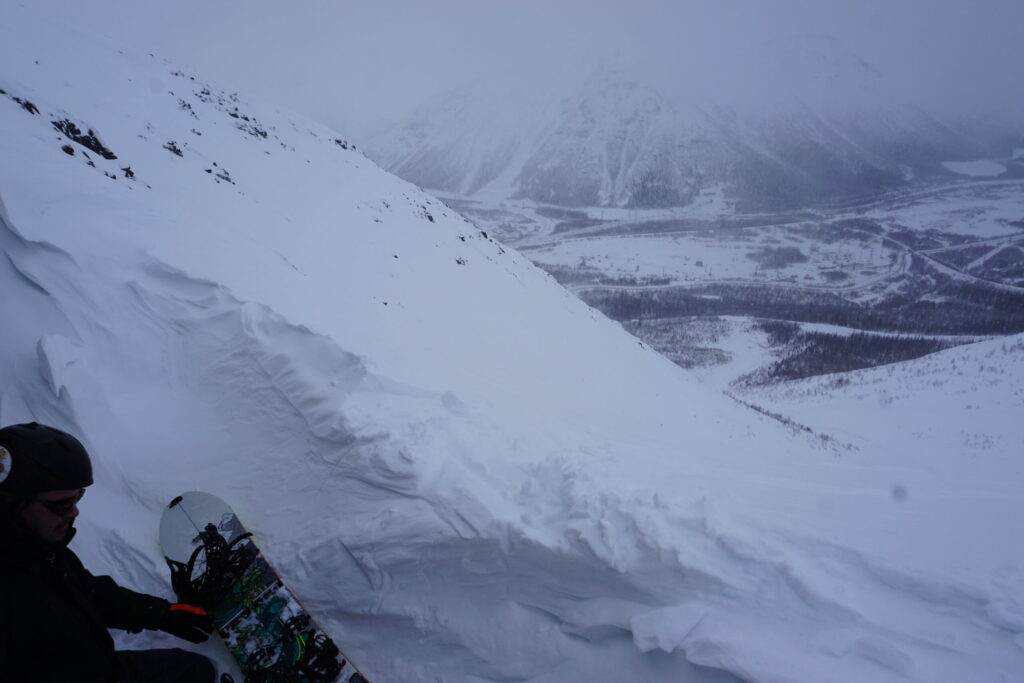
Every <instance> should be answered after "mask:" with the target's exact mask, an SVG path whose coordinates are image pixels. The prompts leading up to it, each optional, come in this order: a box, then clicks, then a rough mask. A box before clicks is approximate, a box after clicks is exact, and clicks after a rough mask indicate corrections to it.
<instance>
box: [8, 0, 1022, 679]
mask: <svg viewBox="0 0 1024 683" xmlns="http://www.w3.org/2000/svg"><path fill="white" fill-rule="evenodd" d="M0 64H2V65H3V66H2V67H0V91H2V92H0V158H2V159H3V160H4V163H3V164H2V165H0V197H2V200H3V205H2V207H0V251H2V254H3V258H0V304H2V308H3V311H4V319H5V324H4V325H0V354H2V355H0V359H2V364H0V422H3V423H11V422H18V421H25V420H29V419H37V420H39V421H43V422H48V423H51V424H54V425H56V426H59V427H61V428H64V429H68V430H70V431H72V432H74V433H76V434H78V435H80V436H82V437H83V439H84V441H85V443H86V445H87V446H88V448H89V449H90V451H91V452H92V453H94V455H95V460H96V480H97V483H96V485H95V486H94V487H92V488H91V489H90V491H89V493H88V495H87V497H86V498H85V500H84V501H83V503H82V506H81V507H82V513H83V514H82V517H81V518H80V520H79V525H80V527H81V533H80V534H79V535H78V537H77V538H76V541H75V546H74V547H75V550H76V551H77V552H79V553H80V554H81V555H82V556H83V559H84V560H85V561H86V564H87V565H88V566H89V567H90V568H91V569H92V570H94V571H96V572H100V573H110V574H112V575H113V576H114V577H115V578H116V579H117V580H119V581H121V582H123V583H126V584H130V585H131V586H133V587H135V588H137V589H139V590H144V591H149V592H153V593H159V594H165V595H166V594H167V593H168V576H167V571H166V568H165V567H164V565H163V562H162V558H161V557H160V555H159V551H158V548H157V540H156V530H157V524H158V519H159V515H160V511H161V508H162V506H163V505H164V504H165V503H166V502H167V501H168V500H169V499H170V498H171V497H173V496H174V495H176V494H178V493H180V492H181V491H183V490H188V489H206V490H209V491H211V492H214V493H217V494H219V495H221V496H222V497H224V498H225V499H226V500H229V501H230V502H231V503H232V504H233V506H234V507H235V508H236V509H237V510H238V512H239V514H240V516H241V517H242V518H243V519H244V521H245V523H246V525H247V526H249V527H250V528H253V529H255V530H258V532H259V540H260V545H261V547H262V548H264V550H265V552H266V553H267V554H268V556H269V557H270V558H271V559H272V561H274V562H275V564H276V565H277V567H278V568H279V570H280V571H281V573H282V575H283V576H284V577H285V578H286V579H287V580H288V581H289V583H290V584H291V585H292V586H293V587H294V588H295V589H296V590H297V592H298V594H299V595H300V596H301V597H302V599H303V600H304V604H305V605H306V606H307V607H308V608H309V609H310V611H311V612H313V613H315V614H316V615H317V616H318V618H319V619H320V620H321V622H322V623H323V624H324V626H325V627H326V628H327V629H328V630H329V631H330V632H331V634H332V635H333V636H334V637H335V638H336V639H337V640H338V642H339V643H342V644H343V645H344V647H345V649H346V651H347V652H348V653H349V654H350V655H351V656H352V657H353V659H354V660H355V661H356V662H357V663H358V664H359V666H360V668H361V669H363V670H364V671H365V672H366V673H367V674H368V675H369V677H370V678H371V680H374V681H376V682H378V683H380V682H383V681H435V680H465V681H473V680H479V681H485V680H534V681H565V680H608V681H618V680H645V681H677V680H680V679H681V678H686V679H688V680H695V681H716V682H725V681H738V680H745V681H781V680H791V681H792V680H800V681H820V680H832V681H851V682H852V681H858V682H860V681H864V680H872V681H905V680H920V681H929V682H934V681H950V682H952V681H963V680H981V681H1000V680H1010V677H1011V676H1012V675H1013V674H1014V672H1017V671H1020V670H1021V669H1022V668H1024V619H1022V616H1021V615H1022V614H1024V611H1022V607H1021V602H1020V595H1021V594H1022V590H1021V589H1022V587H1024V580H1022V577H1021V575H1020V567H1021V565H1022V560H1024V558H1022V556H1021V554H1020V553H1021V551H1020V549H1019V546H1018V545H1016V544H1013V543H1008V542H1007V541H1008V539H1012V538H1014V537H1015V536H1014V534H1015V533H1016V517H1015V513H1016V510H1017V509H1018V507H1019V498H1018V497H1017V495H1015V494H1014V493H1012V492H1013V491H1019V490H1020V484H1021V482H1020V479H1019V477H1020V473H1019V471H1018V470H1017V469H1013V468H1012V467H1006V468H1005V469H1004V468H1002V467H1001V466H1000V467H994V468H992V469H991V470H985V471H984V472H983V474H984V476H983V477H981V478H978V479H971V480H970V482H969V485H968V484H962V483H961V480H960V479H959V478H956V477H950V478H949V479H946V478H943V477H940V476H939V475H938V474H936V475H935V477H934V478H926V477H923V476H922V478H921V483H920V484H919V485H915V486H914V488H913V489H912V491H913V495H912V496H911V497H909V498H908V499H906V500H896V499H894V498H893V497H892V495H891V490H892V487H893V485H894V483H897V482H905V481H909V477H910V473H912V472H916V471H918V468H926V469H927V470H928V471H931V470H932V463H930V462H928V463H922V462H921V461H919V460H917V459H915V460H910V461H904V460H903V459H902V458H901V454H902V453H904V452H905V450H906V448H907V444H902V445H894V446H893V447H892V448H891V449H890V445H889V444H885V443H870V444H869V443H865V442H863V440H862V439H859V438H857V437H856V435H850V434H837V435H835V436H829V435H821V434H817V433H812V432H808V431H806V430H799V429H793V428H792V426H791V425H788V424H786V423H784V422H780V421H779V420H778V419H776V418H775V417H772V416H769V415H765V414H763V413H761V412H758V411H757V410H751V409H749V408H747V407H745V406H744V405H742V404H741V403H740V402H738V401H736V400H733V399H731V398H729V397H726V396H724V395H722V394H721V393H719V392H717V391H713V390H710V389H709V388H708V387H706V386H704V385H702V384H700V383H699V382H698V381H697V380H696V379H695V378H693V377H689V376H687V375H686V374H684V373H683V372H682V371H680V370H678V369H677V368H676V367H675V366H674V365H672V364H671V363H670V362H669V361H667V360H665V359H663V358H662V357H660V356H658V355H656V354H654V353H652V352H651V351H649V350H648V349H646V348H645V347H644V346H643V345H642V344H640V343H638V342H637V340H635V339H634V338H632V337H630V336H629V335H627V334H625V333H624V332H623V331H622V330H621V328H620V327H619V326H618V325H616V324H614V323H612V322H610V321H608V320H607V319H605V318H603V317H602V316H600V315H598V314H596V313H595V312H594V311H592V310H591V309H589V308H587V307H585V306H584V305H583V304H582V303H580V302H579V301H578V300H576V299H575V298H574V297H573V296H572V295H570V294H569V293H567V292H566V291H564V290H563V289H561V288H560V287H558V286H557V285H556V284H555V283H554V282H553V280H552V279H551V278H549V277H548V276H546V275H545V274H543V273H542V272H540V271H539V270H537V269H535V268H534V267H533V266H531V265H530V264H529V263H528V262H527V261H526V260H525V259H524V258H522V257H520V256H518V255H517V254H515V253H512V252H511V251H508V250H506V249H504V248H503V247H502V246H501V245H499V244H497V243H495V242H493V241H492V240H490V239H489V238H487V236H485V235H483V234H481V233H480V232H479V231H478V230H476V229H475V228H474V227H473V226H472V225H470V224H469V223H468V222H466V221H465V220H464V219H462V218H461V217H459V216H457V215H455V214H453V213H452V212H451V211H450V210H449V209H447V207H445V206H443V205H441V204H439V203H438V202H437V201H436V200H433V199H432V198H431V197H429V196H428V195H426V194H424V193H422V192H420V191H419V190H417V189H416V188H414V187H412V186H411V185H409V184H408V183H406V182H403V181H400V180H399V179H397V178H395V177H394V176H391V175H389V174H388V173H385V172H384V171H382V170H381V169H380V168H378V167H377V166H375V165H374V164H372V163H370V162H368V161H367V160H366V159H365V158H364V157H363V156H362V155H361V154H360V153H359V152H357V151H355V150H353V149H352V148H351V145H350V144H349V143H348V142H347V141H346V140H345V139H344V138H342V137H340V136H338V135H337V134H336V133H333V132H331V131H329V130H326V129H324V128H322V127H320V126H316V125H314V124H311V123H309V122H307V121H304V120H302V119H300V118H297V117H294V116H291V115H289V114H287V113H284V112H281V111H279V110H277V109H276V108H274V107H270V106H265V105H259V104H253V103H250V102H247V101H246V100H245V99H244V98H241V97H239V96H238V95H236V94H234V93H231V92H230V91H224V90H221V89H220V88H218V87H216V86H214V85H211V84H207V83H205V82H203V80H202V78H201V76H199V75H194V74H188V73H183V72H181V71H180V70H178V69H177V68H175V67H174V66H172V65H168V64H166V63H164V62H162V61H161V60H159V59H157V58H155V57H151V56H149V55H136V54H122V53H121V52H120V51H119V50H118V49H116V48H113V47H109V46H104V45H100V44H97V43H95V42H93V41H92V40H91V39H90V38H89V37H88V36H85V35H82V34H80V33H78V32H77V31H75V30H73V29H66V28H61V27H59V26H55V25H52V24H49V23H46V22H41V21H38V20H37V19H36V18H34V16H33V15H32V13H31V12H29V11H27V10H24V9H21V8H19V7H17V6H15V5H14V4H13V3H7V4H4V5H2V6H0ZM993 352H995V353H999V354H1002V355H1003V356H1004V358H993V359H992V360H991V361H988V362H992V363H1010V362H1014V361H1013V359H1015V358H1017V357H1018V356H1019V348H1018V347H1016V346H1013V345H1008V346H1006V347H1004V348H1002V349H1001V350H993ZM1003 381H1004V382H1005V384H1006V391H1007V395H1008V396H1011V397H1013V398H1012V400H1017V401H1019V397H1020V391H1021V390H1020V389H1019V386H1020V384H1019V382H1020V377H1019V375H1011V376H1008V377H1005V378H1003ZM949 410H950V411H953V410H957V406H955V405H951V406H950V407H949ZM940 412H941V410H940ZM961 417H962V416H961V415H960V413H959V412H955V413H951V414H946V415H943V416H942V418H941V419H944V420H955V419H961ZM990 428H991V429H993V430H997V431H998V434H997V435H996V436H994V437H993V438H994V443H996V446H995V448H997V449H1000V448H1007V446H1005V445H1004V444H1019V443H1020V441H1021V434H1020V433H1019V429H1020V428H1019V425H1018V424H1017V422H1016V421H1006V422H1003V421H998V422H996V423H994V424H993V425H992V426H991V427H990ZM866 429H869V430H870V429H873V427H872V426H871V425H868V426H867V427H866ZM824 437H828V438H824ZM1008 448H1013V446H1008ZM934 458H935V459H936V460H941V461H942V462H945V463H948V464H949V469H951V470H954V471H955V470H956V469H957V468H959V467H970V466H971V463H970V462H969V461H963V460H962V454H961V453H960V451H959V450H958V449H957V448H955V447H952V446H951V447H950V448H949V449H945V450H940V451H937V452H936V453H935V454H934ZM1008 459H1009V458H1008V457H1007V460H1008ZM866 464H870V465H871V467H866V466H865V465H866ZM943 471H945V470H943ZM929 490H930V491H931V492H932V493H934V494H935V495H928V491H929ZM1007 491H1009V492H1010V493H1006V492H1007ZM994 493H999V495H995V494H994ZM951 498H956V499H957V500H959V501H962V502H963V503H964V505H963V508H962V509H961V508H958V509H957V510H955V511H951V510H949V509H948V508H947V507H946V506H945V505H944V503H945V502H946V501H948V500H949V499H951ZM829 501H833V502H834V507H833V509H834V510H835V514H831V515H823V514H821V510H822V506H823V505H827V504H828V502H829ZM972 501H976V502H978V503H979V505H978V506H977V507H972V506H971V505H970V503H971V502H972ZM964 511H966V514H967V515H968V516H966V517H965V516H964V514H963V513H964ZM954 514H955V515H956V521H957V524H958V525H959V526H958V528H959V529H961V530H963V532H964V533H963V534H962V535H956V536H953V537H942V538H937V535H936V534H935V533H928V531H929V530H934V529H937V528H943V527H947V528H948V527H949V525H950V523H951V521H952V515H954ZM942 553H947V554H948V556H949V557H963V556H968V555H974V556H976V557H977V560H976V561H974V562H971V563H967V564H960V563H947V562H944V561H937V560H936V558H941V557H943V555H942ZM123 642H124V643H125V644H129V643H130V645H131V646H132V647H141V646H146V645H164V646H167V645H170V644H172V642H173V643H174V644H177V643H176V641H172V640H170V639H166V638H165V637H163V636H160V635H153V634H148V635H145V636H140V637H134V638H131V637H129V638H125V639H124V641H123ZM203 651H204V652H206V653H208V654H209V655H211V656H212V657H214V658H215V659H217V660H218V661H219V662H220V663H221V664H224V665H226V666H228V665H229V663H228V657H227V655H226V653H225V652H224V651H223V650H222V649H220V648H218V647H217V646H216V645H215V644H208V645H206V646H204V648H203Z"/></svg>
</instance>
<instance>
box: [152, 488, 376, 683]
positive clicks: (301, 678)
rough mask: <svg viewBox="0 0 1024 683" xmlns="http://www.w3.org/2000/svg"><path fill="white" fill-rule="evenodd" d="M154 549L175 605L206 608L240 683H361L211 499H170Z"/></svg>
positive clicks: (234, 519)
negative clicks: (160, 555) (161, 560)
mask: <svg viewBox="0 0 1024 683" xmlns="http://www.w3.org/2000/svg"><path fill="white" fill-rule="evenodd" d="M160 546H161V548H162V550H163V554H164V557H165V558H166V559H167V564H168V566H169V567H170V569H171V585H172V587H173V588H174V592H175V594H176V595H177V596H178V600H179V601H181V602H184V603H188V604H190V605H196V606H198V607H202V608H203V609H204V610H206V612H207V613H208V614H209V615H210V618H211V619H212V620H213V623H214V626H216V628H217V632H218V633H219V634H220V637H221V638H222V639H223V640H224V643H225V645H227V647H228V650H230V651H231V654H232V656H233V657H234V658H235V661H237V662H238V666H239V667H240V668H241V670H242V673H243V674H244V676H245V681H246V683H336V682H343V683H368V681H367V680H366V678H364V677H363V675H362V674H361V673H359V671H357V670H356V668H355V666H353V665H352V663H351V662H349V661H348V658H347V657H345V656H344V654H342V652H341V651H340V650H339V649H338V646H337V645H335V643H334V641H333V640H331V638H330V636H328V635H327V634H326V633H325V632H324V630H323V629H322V628H320V626H319V625H317V623H316V621H315V620H314V619H313V618H312V617H311V616H310V615H309V613H308V612H306V610H305V609H304V608H303V607H302V605H301V604H300V603H299V601H298V599H297V598H296V597H295V595H294V594H293V593H292V592H291V590H289V588H288V587H287V586H286V585H285V584H284V582H283V581H282V580H281V577H280V576H278V574H277V572H276V571H275V570H274V568H273V567H272V566H271V565H270V563H269V562H267V560H266V558H265V557H263V553H262V552H260V549H259V548H258V547H257V546H256V544H255V542H253V539H252V534H251V533H250V532H248V531H246V529H245V527H244V526H243V525H242V523H241V522H240V521H239V519H238V516H237V515H236V514H235V513H234V511H233V510H232V509H231V507H230V506H229V505H228V504H227V503H225V502H224V501H223V500H221V499H220V498H218V497H217V496H214V495H211V494H209V493H204V492H202V491H190V492H188V493H184V494H182V495H180V496H178V497H177V498H175V499H174V500H172V501H171V503H170V504H169V505H168V506H167V508H166V509H165V510H164V512H163V515H162V516H161V518H160Z"/></svg>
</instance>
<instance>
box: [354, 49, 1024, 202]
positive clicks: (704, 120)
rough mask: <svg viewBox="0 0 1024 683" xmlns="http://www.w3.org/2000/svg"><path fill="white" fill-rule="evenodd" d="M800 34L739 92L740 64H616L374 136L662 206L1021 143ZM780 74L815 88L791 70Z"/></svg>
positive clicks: (874, 183)
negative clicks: (634, 67)
mask: <svg viewBox="0 0 1024 683" xmlns="http://www.w3.org/2000/svg"><path fill="white" fill-rule="evenodd" d="M785 47H786V48H787V49H785V50H781V51H779V52H778V53H777V54H774V55H773V59H772V60H768V62H767V63H765V64H762V65H760V69H761V71H762V72H763V73H760V74H758V77H757V78H756V79H754V80H755V81H756V83H757V90H756V91H755V92H753V93H743V94H738V93H735V92H733V91H734V90H735V89H736V87H737V86H736V84H735V83H731V82H729V81H728V77H727V76H726V77H724V78H725V80H724V81H723V82H721V83H717V84H716V87H715V88H713V89H711V90H690V89H687V88H685V87H684V86H683V85H680V84H679V83H670V84H668V83H661V84H658V85H656V86H652V85H649V84H647V83H646V82H645V81H644V79H643V78H641V77H637V76H632V75H630V74H628V73H626V72H624V71H621V70H614V69H608V70H606V69H605V68H604V67H599V68H597V69H595V72H594V73H593V74H592V75H591V76H590V78H588V79H586V80H585V81H583V82H582V83H578V84H576V85H574V86H571V87H568V88H566V89H564V90H562V91H560V92H553V91H545V90H544V89H543V88H541V87H538V88H536V89H533V90H528V91H526V92H524V93H518V92H516V91H515V90H510V89H501V88H499V87H497V85H496V84H495V83H493V82H489V81H481V82H478V83H475V84H473V85H472V86H466V87H463V88H460V89H457V90H455V91H452V92H447V93H444V94H442V95H438V96H436V97H434V98H433V99H431V100H430V101H429V102H427V103H425V104H424V105H423V106H422V107H421V108H420V109H419V110H418V112H416V113H415V114H414V115H413V117H412V119H411V120H410V121H408V122H407V123H405V125H403V126H401V127H395V128H393V129H391V130H388V131H385V132H382V133H378V134H376V135H374V136H372V137H370V138H368V139H367V140H366V141H365V144H366V147H367V149H368V150H369V153H370V155H371V156H372V157H373V158H374V159H375V160H377V161H379V162H380V164H381V165H382V166H383V167H384V168H386V169H388V170H390V171H393V172H394V173H396V174H398V175H399V176H401V177H403V178H406V179H407V180H410V181H411V182H414V183H416V184H418V185H420V186H422V187H425V188H428V189H431V190H435V191H439V192H444V193H450V194H455V195H460V196H462V197H471V198H474V199H486V200H495V199H528V200H533V201H537V202H544V203H549V204H557V205H561V206H605V207H624V206H629V207H647V208H650V207H662V206H682V205H687V204H690V203H691V202H693V201H694V199H695V198H696V197H697V196H698V195H699V193H700V192H701V191H702V190H707V189H711V188H715V187H719V186H724V187H725V188H727V190H728V193H729V195H730V197H731V198H732V199H734V200H735V201H737V202H739V203H740V204H741V205H743V206H747V207H755V208H769V207H770V208H784V207H785V208H791V207H795V206H806V205H807V204H808V203H814V202H822V201H824V200H829V199H834V198H836V197H845V196H850V195H859V194H863V193H867V192H874V191H878V190H882V189H885V188H892V187H900V186H903V185H905V184H906V183H907V182H908V181H917V180H922V179H929V178H935V177H942V176H944V175H949V174H951V173H960V172H961V171H960V170H958V167H957V166H955V165H954V166H953V167H951V168H950V167H945V166H943V165H942V162H953V163H954V164H956V162H957V161H973V160H975V159H977V158H978V157H980V156H983V155H986V154H990V155H991V154H995V155H1000V154H1001V155H1003V156H1009V154H1010V150H1011V146H1012V142H1013V141H1014V140H1015V139H1017V138H1015V137H1014V135H1016V136H1018V137H1019V135H1020V132H1021V129H1020V128H1019V127H1018V128H1017V129H1016V130H1000V129H996V128H990V129H986V128H982V127H978V126H966V125H956V126H950V124H947V123H945V122H942V121H939V120H937V119H936V118H935V117H934V116H932V115H930V114H929V113H928V112H927V111H925V110H923V109H921V108H919V107H917V106H915V105H914V104H913V103H910V102H902V101H901V100H900V98H898V97H895V98H894V97H893V95H892V94H891V93H888V92H887V91H886V90H885V87H884V83H883V79H882V76H881V74H879V73H878V72H877V70H876V69H874V67H872V66H871V65H870V64H868V63H867V62H865V61H863V60H862V59H860V58H858V57H856V56H855V55H853V54H850V53H848V52H846V51H844V50H843V48H842V46H841V45H839V44H838V43H837V41H834V40H827V39H824V38H821V37H818V38H806V39H804V40H803V41H796V42H795V43H794V44H792V45H788V46H785ZM701 68H702V69H704V68H706V67H703V66H702V67H701ZM780 74H785V75H786V79H787V80H788V81H795V82H798V83H801V84H803V85H802V88H803V89H802V90H801V91H800V92H799V93H797V92H794V91H792V90H789V89H787V87H785V86H782V85H775V84H776V81H777V80H778V79H779V77H780ZM691 77H692V76H691ZM680 78H681V79H683V82H685V80H686V76H680ZM706 78H707V76H706ZM749 80H750V79H748V81H749ZM745 82H747V81H745ZM672 86H674V87H677V88H683V93H684V94H683V95H672V94H671V93H670V92H666V87H672ZM747 87H752V86H749V85H748V86H747ZM897 102H898V104H897ZM1005 172H1006V169H1005V168H1004V169H1003V171H1000V172H999V173H995V175H997V176H998V175H1002V174H1004V173H1005Z"/></svg>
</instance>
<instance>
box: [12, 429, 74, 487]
mask: <svg viewBox="0 0 1024 683" xmlns="http://www.w3.org/2000/svg"><path fill="white" fill-rule="evenodd" d="M91 484H92V463H91V462H90V461H89V454H88V453H86V451H85V447H84V446H82V444H81V442H79V441H78V439H76V438H75V437H73V436H71V435H70V434H68V433H66V432H62V431H60V430H59V429H54V428H53V427H47V426H46V425H41V424H39V423H36V422H30V423H28V424H20V425H10V426H9V427H4V428H3V429H0V494H4V495H5V496H7V497H8V498H12V499H23V500H27V499H29V498H32V497H34V496H36V495H37V494H39V493H42V492H44V491H65V490H70V489H81V488H85V487H86V486H89V485H91Z"/></svg>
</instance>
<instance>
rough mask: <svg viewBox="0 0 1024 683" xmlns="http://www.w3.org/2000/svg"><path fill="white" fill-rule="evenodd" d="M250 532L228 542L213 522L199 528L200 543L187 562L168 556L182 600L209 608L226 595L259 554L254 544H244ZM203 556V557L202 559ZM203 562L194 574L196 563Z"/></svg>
mask: <svg viewBox="0 0 1024 683" xmlns="http://www.w3.org/2000/svg"><path fill="white" fill-rule="evenodd" d="M251 536H252V534H251V533H244V534H241V535H240V536H238V537H237V538H235V539H234V540H233V541H231V542H230V543H228V541H227V540H225V538H224V536H222V535H221V533H220V532H219V531H217V527H215V526H214V525H213V524H207V525H206V528H205V529H204V530H203V531H201V532H199V536H198V537H197V540H200V541H201V544H200V545H198V546H196V549H195V550H193V551H192V555H191V557H189V559H188V562H176V561H175V560H172V559H170V558H168V559H167V566H168V567H170V569H171V587H172V588H174V593H175V594H176V595H177V596H178V599H179V600H182V601H183V602H187V603H189V604H192V605H199V606H200V607H204V608H210V607H212V606H213V605H215V604H216V603H217V601H218V600H220V599H221V598H223V597H224V595H226V594H227V592H228V591H229V590H231V586H233V585H234V584H235V582H236V581H238V579H239V577H241V576H242V574H243V572H245V570H246V569H247V568H248V567H249V565H250V564H252V562H253V560H254V559H255V557H256V553H255V552H254V551H253V549H252V546H251V544H244V545H243V542H244V541H247V540H249V538H250V537H251ZM200 560H202V561H201V562H200ZM197 564H198V565H199V566H200V568H201V569H200V573H199V575H198V576H193V575H194V574H195V571H196V565H197Z"/></svg>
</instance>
